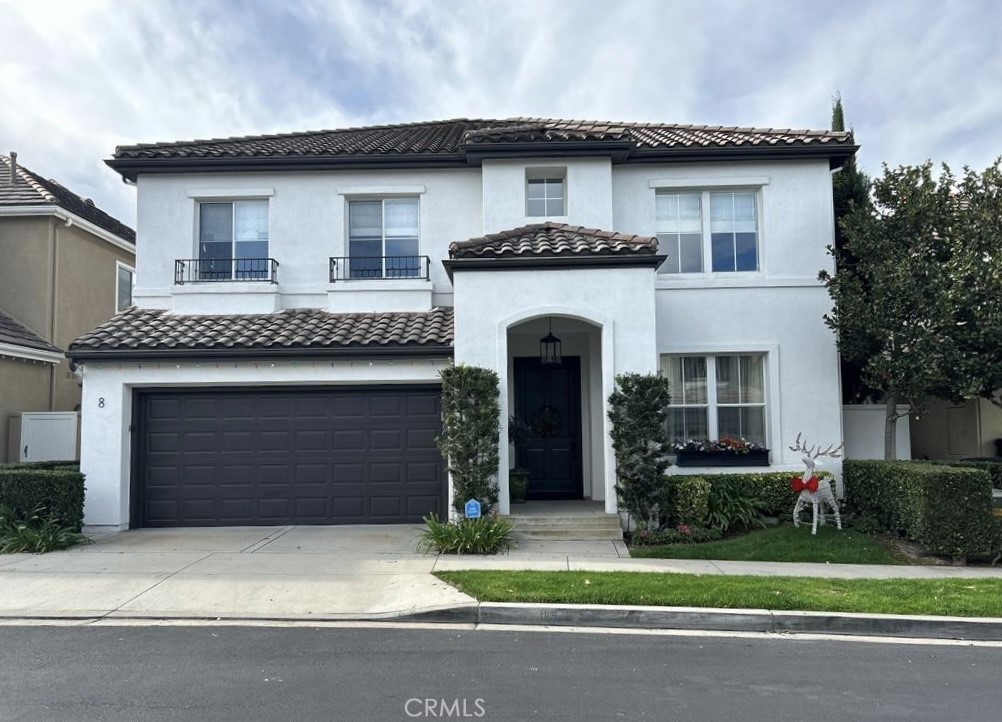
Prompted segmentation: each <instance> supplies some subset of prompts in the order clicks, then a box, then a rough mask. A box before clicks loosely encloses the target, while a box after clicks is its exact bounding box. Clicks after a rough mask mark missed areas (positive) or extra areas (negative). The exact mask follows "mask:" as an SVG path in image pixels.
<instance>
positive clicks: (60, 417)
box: [8, 411, 80, 462]
mask: <svg viewBox="0 0 1002 722" xmlns="http://www.w3.org/2000/svg"><path fill="white" fill-rule="evenodd" d="M79 420H80V414H79V413H78V412H76V411H31V412H28V411H26V412H24V413H22V414H20V415H18V416H14V417H12V418H11V423H10V430H9V437H8V441H9V446H8V448H9V449H10V450H11V456H14V450H15V449H17V458H18V460H19V461H22V462H25V461H70V460H74V459H79V458H80V453H79V443H78V435H77V428H78V426H79Z"/></svg>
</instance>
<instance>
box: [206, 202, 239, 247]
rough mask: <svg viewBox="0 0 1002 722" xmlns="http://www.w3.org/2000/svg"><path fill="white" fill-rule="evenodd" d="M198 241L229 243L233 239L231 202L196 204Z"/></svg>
mask: <svg viewBox="0 0 1002 722" xmlns="http://www.w3.org/2000/svg"><path fill="white" fill-rule="evenodd" d="M198 240H199V243H200V244H201V243H222V242H225V243H230V242H231V241H232V240H233V204H231V203H199V204H198Z"/></svg>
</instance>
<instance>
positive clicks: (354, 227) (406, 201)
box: [348, 198, 422, 278]
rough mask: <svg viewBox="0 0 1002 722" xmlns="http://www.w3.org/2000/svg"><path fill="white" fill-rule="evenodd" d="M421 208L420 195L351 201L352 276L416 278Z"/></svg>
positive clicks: (418, 274) (350, 253) (350, 258)
mask: <svg viewBox="0 0 1002 722" xmlns="http://www.w3.org/2000/svg"><path fill="white" fill-rule="evenodd" d="M420 225H421V209H420V202H419V201H418V199H417V198H384V199H382V200H367V201H361V200H359V201H349V202H348V263H349V268H348V278H415V277H418V276H420V275H421V273H422V261H421V257H420V256H419V255H418V250H419V246H420V230H419V229H420Z"/></svg>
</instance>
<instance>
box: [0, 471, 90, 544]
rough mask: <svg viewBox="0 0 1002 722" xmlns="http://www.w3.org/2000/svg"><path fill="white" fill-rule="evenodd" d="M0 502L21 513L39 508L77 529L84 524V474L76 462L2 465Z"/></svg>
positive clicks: (27, 513)
mask: <svg viewBox="0 0 1002 722" xmlns="http://www.w3.org/2000/svg"><path fill="white" fill-rule="evenodd" d="M0 504H3V505H6V506H9V507H10V508H11V509H12V510H13V511H14V513H15V514H17V515H18V516H28V515H29V514H31V513H32V512H33V511H34V510H35V509H36V508H38V507H42V508H43V513H48V514H52V515H53V516H55V517H56V518H57V519H59V522H60V523H61V524H62V525H63V526H66V527H69V528H71V529H73V530H74V531H80V528H81V527H82V526H83V505H84V475H83V474H81V473H80V468H79V466H77V465H76V462H66V461H60V462H38V463H35V464H12V465H10V466H0Z"/></svg>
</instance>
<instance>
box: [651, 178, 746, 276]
mask: <svg viewBox="0 0 1002 722" xmlns="http://www.w3.org/2000/svg"><path fill="white" fill-rule="evenodd" d="M655 202H656V232H657V236H658V240H659V241H660V244H661V248H662V250H663V251H665V252H666V253H667V254H668V260H667V261H666V262H665V265H663V266H662V267H661V272H662V273H700V272H702V271H703V269H704V268H705V267H706V266H707V265H709V267H710V269H711V270H712V271H713V272H714V273H727V272H734V271H757V270H758V194H757V193H756V192H755V191H748V190H742V191H702V192H699V191H689V192H684V193H675V192H673V193H661V192H659V193H657V195H656V196H655ZM706 208H709V211H710V212H709V214H706V213H705V212H704V209H706ZM707 215H708V216H709V217H708V218H707Z"/></svg>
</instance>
